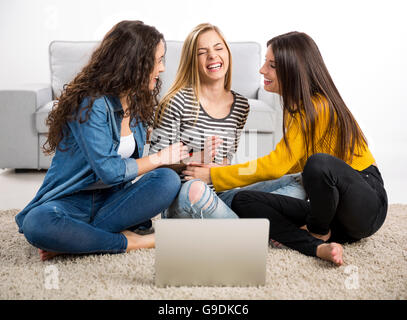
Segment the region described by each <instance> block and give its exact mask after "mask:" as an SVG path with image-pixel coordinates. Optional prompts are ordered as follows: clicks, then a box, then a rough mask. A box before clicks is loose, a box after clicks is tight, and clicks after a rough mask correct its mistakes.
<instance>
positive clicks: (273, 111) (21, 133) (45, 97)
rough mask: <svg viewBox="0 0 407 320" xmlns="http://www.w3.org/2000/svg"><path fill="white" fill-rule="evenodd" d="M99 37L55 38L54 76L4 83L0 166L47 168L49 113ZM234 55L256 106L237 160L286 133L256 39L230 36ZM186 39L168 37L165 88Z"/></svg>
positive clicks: (243, 89) (238, 85) (235, 83)
mask: <svg viewBox="0 0 407 320" xmlns="http://www.w3.org/2000/svg"><path fill="white" fill-rule="evenodd" d="M98 44H99V42H96V41H90V42H83V41H75V42H73V41H53V42H52V43H51V44H50V45H49V62H50V73H51V81H50V83H49V84H32V85H25V86H21V87H19V88H12V89H1V88H0V150H1V156H0V168H15V169H47V168H49V166H50V164H51V160H52V157H51V156H46V155H44V154H43V152H42V151H41V147H42V145H43V144H44V142H45V141H46V134H47V132H48V128H47V126H46V124H45V119H46V117H47V115H48V112H49V111H50V110H51V108H52V104H53V101H54V100H55V99H56V97H58V96H59V95H60V93H61V91H62V89H63V85H64V84H65V83H68V82H69V81H70V80H72V79H73V77H74V76H75V74H77V73H78V72H79V71H80V70H81V68H82V67H83V66H84V64H85V63H86V62H87V61H88V59H89V57H90V55H91V53H92V51H93V50H94V48H95V47H96V46H97V45H98ZM229 45H230V48H231V51H232V59H233V71H232V89H233V90H235V91H236V92H239V93H240V94H242V95H244V96H246V97H247V98H248V99H249V102H250V106H251V111H250V114H249V118H248V120H247V123H246V126H245V128H244V132H243V134H242V138H241V142H240V145H239V149H238V152H237V154H236V157H235V159H234V161H233V162H235V163H236V162H243V161H246V160H249V159H253V158H256V157H258V156H262V155H265V154H267V153H269V152H270V150H272V149H273V148H274V147H275V145H276V143H277V142H278V141H279V140H280V139H281V137H282V132H281V121H282V109H281V105H280V99H279V98H278V96H277V95H275V94H272V93H268V92H266V91H265V90H264V89H263V88H262V84H261V75H260V74H259V68H260V64H261V61H262V56H261V47H260V45H259V44H258V43H255V42H230V43H229ZM181 48H182V42H181V41H167V52H166V71H165V72H164V73H163V74H162V75H161V78H162V81H163V85H162V90H161V93H165V92H166V90H167V89H168V88H169V86H170V85H171V83H172V81H173V79H174V77H175V73H176V71H177V68H178V63H179V59H180V54H181Z"/></svg>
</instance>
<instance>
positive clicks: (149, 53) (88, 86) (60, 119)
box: [43, 21, 164, 154]
mask: <svg viewBox="0 0 407 320" xmlns="http://www.w3.org/2000/svg"><path fill="white" fill-rule="evenodd" d="M160 41H164V37H163V35H162V34H161V33H160V32H158V31H157V30H156V29H155V28H154V27H151V26H148V25H146V24H144V23H143V22H142V21H121V22H119V23H118V24H116V25H115V26H114V27H113V28H112V29H111V30H110V31H109V32H108V33H107V34H106V35H105V37H104V38H103V40H102V42H101V43H100V45H99V47H98V48H97V49H96V50H95V51H94V52H93V54H92V56H91V58H90V60H89V62H88V64H87V65H86V66H85V67H84V68H83V69H82V71H80V72H79V73H78V74H77V76H76V77H75V78H74V79H73V80H72V81H71V82H70V83H68V84H66V85H65V86H64V89H63V91H62V94H61V95H60V97H59V98H58V99H57V101H56V103H55V104H54V106H53V108H52V111H51V112H50V113H49V115H48V118H47V121H46V123H47V125H48V126H49V132H48V139H47V141H46V142H45V144H44V146H43V149H44V152H45V153H47V154H52V153H54V152H55V151H56V149H57V148H58V149H59V150H61V151H65V150H66V149H65V150H62V148H60V142H61V141H62V139H63V138H64V137H65V136H66V135H67V134H68V132H67V123H68V122H69V121H72V120H79V121H80V122H81V123H83V122H86V121H87V120H88V119H89V116H90V111H91V109H92V104H93V102H94V101H95V99H97V98H99V97H101V96H104V95H112V96H116V97H121V96H123V95H124V96H126V98H127V103H128V106H129V109H128V114H129V116H130V120H132V119H137V121H140V122H142V123H144V124H146V125H150V124H152V122H153V119H154V116H153V114H154V108H155V106H156V105H157V104H158V99H157V95H158V93H159V90H160V87H161V82H160V81H158V82H157V85H156V87H155V89H154V90H153V92H151V90H150V89H149V83H150V75H151V73H152V71H153V69H154V65H155V52H156V48H157V45H158V44H159V43H160ZM85 98H89V103H88V105H87V106H86V107H85V110H86V116H85V119H82V118H79V115H80V114H82V112H81V113H80V112H79V109H80V105H81V103H82V102H83V100H84V99H85Z"/></svg>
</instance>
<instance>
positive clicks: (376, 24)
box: [0, 0, 407, 202]
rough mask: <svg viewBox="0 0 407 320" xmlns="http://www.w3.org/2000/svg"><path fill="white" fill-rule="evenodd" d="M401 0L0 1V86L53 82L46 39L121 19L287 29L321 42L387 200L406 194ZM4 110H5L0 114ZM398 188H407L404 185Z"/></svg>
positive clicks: (406, 35) (168, 29) (255, 33)
mask: <svg viewBox="0 0 407 320" xmlns="http://www.w3.org/2000/svg"><path fill="white" fill-rule="evenodd" d="M403 3H404V4H405V1H404V0H387V1H376V0H366V1H364V0H341V1H326V0H325V1H324V0H291V1H290V0H284V1H282V0H278V1H275V0H267V1H260V0H251V1H249V0H205V1H194V0H171V1H169V0H111V1H110V0H93V1H92V0H70V1H62V0H53V1H51V0H0V45H1V50H0V88H4V87H10V86H11V85H15V84H20V83H30V82H49V77H50V75H49V69H48V52H47V49H48V44H49V42H50V41H52V40H96V39H101V38H102V37H103V35H104V34H105V33H106V32H107V31H108V30H109V29H110V28H111V27H112V26H113V25H114V24H115V23H116V22H118V21H120V20H123V19H139V20H143V21H144V22H145V23H147V24H151V25H154V26H156V27H157V28H158V30H160V31H161V32H163V33H164V35H165V37H166V39H170V40H183V39H184V38H185V36H186V35H187V33H188V32H189V31H190V30H191V29H192V28H193V27H194V26H195V25H197V24H198V23H201V22H211V23H213V24H216V25H218V26H219V27H220V28H221V30H222V31H223V33H224V34H225V36H226V39H227V40H229V41H245V40H252V41H258V42H260V43H261V44H262V45H263V48H264V50H265V43H266V41H267V40H268V39H270V38H272V37H273V36H276V35H278V34H281V33H285V32H288V31H293V30H297V31H303V32H306V33H308V34H309V35H310V36H311V37H312V38H313V39H314V40H315V41H316V43H317V44H318V46H319V48H320V50H321V52H322V55H323V57H324V59H325V62H326V64H327V67H328V69H329V70H330V72H331V75H332V77H333V79H334V81H335V83H336V85H337V87H338V89H339V91H340V92H341V94H342V96H343V98H344V100H345V102H346V103H347V104H348V106H349V108H350V109H351V110H352V112H353V113H354V115H355V117H356V118H357V120H358V121H359V123H360V125H361V126H362V129H363V130H364V132H365V134H366V135H367V137H368V139H369V142H370V146H371V149H372V151H373V153H374V155H375V157H376V159H377V162H378V164H379V166H380V168H381V170H382V173H383V175H384V178H385V182H386V185H387V188H388V191H389V198H390V200H391V202H407V191H406V194H405V195H404V194H403V193H402V192H401V188H402V187H403V186H404V185H405V183H404V180H405V179H406V178H407V174H406V171H405V169H404V166H406V165H407V151H406V150H405V149H406V147H407V125H404V119H405V118H406V116H407V111H406V110H407V81H406V80H405V76H406V74H407V62H406V61H407V23H406V22H405V19H404V18H405V10H404V7H405V6H403ZM0 116H1V114H0ZM403 189H406V188H405V187H404V188H403Z"/></svg>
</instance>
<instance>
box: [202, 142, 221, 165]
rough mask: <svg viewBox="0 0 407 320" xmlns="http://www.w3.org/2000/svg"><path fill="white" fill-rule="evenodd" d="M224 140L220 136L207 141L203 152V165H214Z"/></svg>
mask: <svg viewBox="0 0 407 320" xmlns="http://www.w3.org/2000/svg"><path fill="white" fill-rule="evenodd" d="M222 142H223V140H222V139H221V138H219V137H218V136H210V137H207V138H206V139H205V144H204V150H203V159H202V162H203V163H212V162H213V160H214V159H215V156H216V149H217V148H218V147H219V146H220V145H221V144H222Z"/></svg>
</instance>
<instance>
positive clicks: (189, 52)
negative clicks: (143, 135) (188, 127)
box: [155, 23, 232, 126]
mask: <svg viewBox="0 0 407 320" xmlns="http://www.w3.org/2000/svg"><path fill="white" fill-rule="evenodd" d="M211 30H213V31H215V32H216V33H217V34H218V35H219V37H220V38H221V39H222V41H223V42H224V44H225V47H226V49H227V50H228V53H229V67H228V70H227V72H226V75H225V89H226V90H228V91H229V90H230V89H231V86H232V55H231V53H230V48H229V46H228V44H227V42H226V41H225V38H224V37H223V34H222V32H221V31H220V30H219V28H218V27H216V26H214V25H212V24H210V23H201V24H199V25H197V26H196V27H195V28H194V29H193V30H192V31H191V32H190V33H189V34H188V36H187V38H186V39H185V41H184V44H183V46H182V51H181V58H180V63H179V66H178V70H177V74H176V76H175V80H174V83H173V84H172V86H171V87H170V89H169V90H168V92H167V93H166V94H165V96H164V97H163V98H162V99H161V101H160V103H159V104H158V108H157V112H156V113H155V126H158V125H159V124H160V122H161V119H162V116H163V114H164V113H165V110H166V108H167V107H168V106H169V103H170V100H171V99H172V98H173V97H174V95H175V94H176V93H177V92H178V91H179V90H181V89H183V88H186V87H191V88H192V89H193V91H194V94H195V106H196V111H197V112H196V117H197V116H198V114H199V94H200V86H201V82H200V79H199V71H198V48H197V43H198V37H199V36H200V35H201V34H202V33H204V32H206V31H211Z"/></svg>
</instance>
